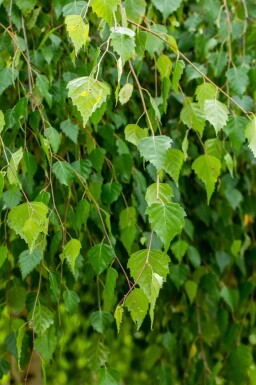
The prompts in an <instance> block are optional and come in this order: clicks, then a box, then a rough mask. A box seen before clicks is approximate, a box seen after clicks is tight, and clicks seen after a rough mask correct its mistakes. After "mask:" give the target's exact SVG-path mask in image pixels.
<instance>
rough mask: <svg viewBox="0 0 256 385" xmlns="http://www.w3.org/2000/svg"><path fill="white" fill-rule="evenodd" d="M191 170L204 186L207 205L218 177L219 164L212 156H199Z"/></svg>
mask: <svg viewBox="0 0 256 385" xmlns="http://www.w3.org/2000/svg"><path fill="white" fill-rule="evenodd" d="M192 169H193V170H194V171H195V173H196V175H197V176H198V178H199V179H201V180H202V181H203V182H204V184H205V188H206V193H207V203H208V204H209V202H210V199H211V196H212V194H213V191H214V188H215V183H216V182H217V179H218V177H219V176H220V170H221V162H220V160H219V159H218V158H215V157H214V156H212V155H201V156H199V157H198V158H197V159H196V160H195V161H194V162H193V164H192Z"/></svg>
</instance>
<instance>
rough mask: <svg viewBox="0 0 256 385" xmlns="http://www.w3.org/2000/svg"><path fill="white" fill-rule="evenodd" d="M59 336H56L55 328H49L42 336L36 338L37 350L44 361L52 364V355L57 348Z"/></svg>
mask: <svg viewBox="0 0 256 385" xmlns="http://www.w3.org/2000/svg"><path fill="white" fill-rule="evenodd" d="M57 342H58V339H57V336H56V334H55V329H54V327H52V326H51V327H49V328H47V330H46V331H45V332H44V333H43V334H42V335H40V336H37V337H36V338H35V350H36V351H37V352H38V353H39V354H40V357H41V358H43V360H44V361H46V362H50V361H51V359H52V355H53V353H54V351H55V349H56V346H57Z"/></svg>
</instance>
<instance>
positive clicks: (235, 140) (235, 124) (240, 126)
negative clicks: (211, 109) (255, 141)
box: [224, 115, 248, 152]
mask: <svg viewBox="0 0 256 385" xmlns="http://www.w3.org/2000/svg"><path fill="white" fill-rule="evenodd" d="M247 123H248V120H247V119H246V118H244V117H242V116H235V115H234V116H230V117H229V120H228V123H227V125H226V126H225V127H224V131H225V133H226V134H227V135H228V137H229V139H230V141H231V142H232V144H233V145H234V147H235V150H236V151H237V152H238V151H239V150H240V148H241V146H242V144H243V143H244V141H245V127H246V125H247Z"/></svg>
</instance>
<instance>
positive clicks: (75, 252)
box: [61, 238, 82, 275]
mask: <svg viewBox="0 0 256 385" xmlns="http://www.w3.org/2000/svg"><path fill="white" fill-rule="evenodd" d="M81 247H82V245H81V242H80V241H79V240H78V239H74V238H72V239H71V240H70V241H69V242H68V243H67V244H66V245H65V246H64V247H63V253H62V254H61V258H63V259H66V260H67V261H68V264H69V266H70V268H71V271H72V273H73V274H74V275H75V264H76V260H77V257H78V256H79V253H80V250H81Z"/></svg>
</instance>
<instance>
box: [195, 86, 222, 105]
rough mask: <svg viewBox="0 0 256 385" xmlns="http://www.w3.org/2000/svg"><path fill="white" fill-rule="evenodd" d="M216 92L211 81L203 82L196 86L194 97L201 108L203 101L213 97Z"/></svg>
mask: <svg viewBox="0 0 256 385" xmlns="http://www.w3.org/2000/svg"><path fill="white" fill-rule="evenodd" d="M216 92H217V89H216V87H215V86H214V85H213V84H211V83H207V82H204V83H203V84H201V85H200V86H197V87H196V99H197V101H198V104H199V106H200V108H201V109H202V110H203V109H204V103H205V101H206V100H207V99H215V97H216Z"/></svg>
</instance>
